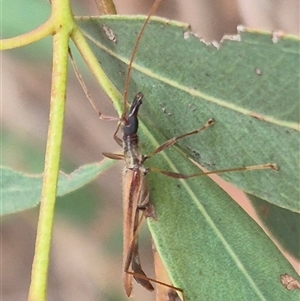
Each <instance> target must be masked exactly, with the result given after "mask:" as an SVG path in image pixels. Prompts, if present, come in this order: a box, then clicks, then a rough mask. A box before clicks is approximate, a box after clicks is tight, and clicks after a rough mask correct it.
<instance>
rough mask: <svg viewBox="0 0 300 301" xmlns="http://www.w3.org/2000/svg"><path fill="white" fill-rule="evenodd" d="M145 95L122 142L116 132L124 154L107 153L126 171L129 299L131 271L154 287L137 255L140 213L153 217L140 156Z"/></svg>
mask: <svg viewBox="0 0 300 301" xmlns="http://www.w3.org/2000/svg"><path fill="white" fill-rule="evenodd" d="M142 98H143V94H142V93H138V94H137V95H136V97H135V98H134V100H133V103H132V105H131V108H130V110H129V113H128V115H127V116H123V117H122V118H121V120H120V124H121V127H122V131H123V139H122V140H121V139H119V138H118V137H117V136H116V133H115V140H116V141H117V142H118V143H119V144H120V142H121V141H122V145H123V150H124V155H123V156H118V155H114V154H107V153H104V155H105V156H107V157H110V158H113V159H120V158H121V159H124V161H125V168H124V173H123V212H124V219H123V220H124V248H123V252H124V254H123V268H124V272H125V273H124V288H125V291H126V294H127V296H130V295H131V292H132V278H133V277H134V275H133V274H130V273H127V271H129V270H130V269H131V270H132V271H133V272H134V273H137V274H139V275H142V276H145V277H144V278H138V277H135V279H136V281H137V282H138V283H140V284H141V285H142V286H144V287H145V288H146V289H148V290H150V291H152V290H153V289H154V288H153V286H152V285H151V283H150V282H149V281H148V280H147V279H146V278H147V277H146V275H145V273H144V272H143V270H142V268H141V264H140V258H139V253H138V232H137V227H138V225H139V220H140V211H144V212H145V216H147V217H150V216H151V217H154V215H155V214H154V210H153V209H152V206H151V204H150V198H149V188H148V184H147V181H146V178H145V176H146V175H147V173H148V169H147V168H146V167H145V166H144V161H145V157H144V156H143V155H142V154H141V152H140V150H139V145H138V142H139V141H138V135H137V131H138V116H137V115H138V110H139V107H140V105H141V104H142Z"/></svg>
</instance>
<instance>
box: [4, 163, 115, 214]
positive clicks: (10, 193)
mask: <svg viewBox="0 0 300 301" xmlns="http://www.w3.org/2000/svg"><path fill="white" fill-rule="evenodd" d="M113 164H114V162H113V161H111V160H106V159H105V160H103V161H102V162H100V163H94V164H88V165H84V166H81V167H80V168H78V169H77V170H75V171H74V172H72V173H71V174H64V173H61V174H60V177H59V183H58V192H57V195H58V196H63V195H65V194H67V193H70V192H72V191H74V190H76V189H79V188H80V187H82V186H84V185H86V184H87V183H89V182H91V181H92V180H94V179H95V178H96V177H97V176H98V175H99V174H101V173H103V172H104V171H106V170H107V169H109V168H110V167H111V166H112V165H113ZM0 172H1V215H6V214H12V213H16V212H19V211H23V210H26V209H29V208H33V207H36V206H37V205H38V204H39V202H40V200H41V193H42V183H43V177H42V175H41V174H40V175H29V174H26V173H23V172H19V171H15V170H12V169H10V168H7V167H1V171H0Z"/></svg>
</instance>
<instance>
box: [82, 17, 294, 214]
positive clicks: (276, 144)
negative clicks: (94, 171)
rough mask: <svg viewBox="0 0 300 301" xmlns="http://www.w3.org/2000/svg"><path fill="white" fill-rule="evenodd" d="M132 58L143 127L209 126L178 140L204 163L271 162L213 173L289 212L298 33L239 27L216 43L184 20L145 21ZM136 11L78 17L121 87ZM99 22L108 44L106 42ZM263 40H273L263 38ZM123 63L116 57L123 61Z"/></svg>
mask: <svg viewBox="0 0 300 301" xmlns="http://www.w3.org/2000/svg"><path fill="white" fill-rule="evenodd" d="M155 20H156V22H154V21H151V23H150V24H149V25H148V27H147V30H146V33H145V35H144V37H143V39H142V42H141V44H140V48H139V50H138V53H137V57H136V59H135V61H134V64H133V71H132V80H131V85H130V91H131V93H130V99H132V98H133V95H135V94H136V93H137V92H138V91H140V90H141V91H142V92H143V93H144V95H145V100H144V103H143V107H142V108H141V110H140V115H141V120H142V121H143V122H144V123H145V124H146V126H147V127H148V128H149V129H151V128H156V129H158V130H159V132H160V133H161V134H162V135H163V136H164V138H163V139H162V141H159V143H163V142H164V141H165V140H166V139H169V138H171V137H174V136H176V135H180V134H182V133H185V132H188V131H191V130H194V129H197V128H199V127H200V126H202V125H203V124H204V123H205V122H206V121H207V120H208V119H210V118H215V120H216V124H215V126H214V127H213V128H211V129H209V130H207V131H206V132H205V133H203V134H201V135H197V136H195V137H190V138H188V139H185V140H183V141H181V142H179V143H178V145H179V147H180V148H181V149H182V150H183V151H184V152H185V153H186V154H187V155H189V156H190V157H191V158H193V159H194V160H196V161H197V162H198V163H200V164H201V165H202V166H204V167H206V168H207V169H209V170H218V169H224V168H233V167H240V166H249V165H257V164H264V163H276V164H277V165H278V166H279V167H280V171H279V172H274V171H271V170H264V171H253V172H234V173H226V174H222V175H221V176H222V177H224V179H226V180H227V181H230V182H232V183H233V184H234V185H235V186H237V187H239V188H241V189H243V190H244V191H245V192H247V193H249V194H252V195H255V196H257V197H259V198H262V199H264V200H267V201H268V202H270V203H273V204H275V205H278V206H280V207H283V208H288V209H290V210H292V211H296V212H299V206H298V197H299V193H300V191H299V189H300V188H299V185H298V184H299V182H300V172H299V169H300V168H299V167H300V166H299V165H300V162H299V158H298V155H299V118H300V116H299V110H300V106H299V93H300V90H299V68H298V67H299V64H298V63H297V62H299V57H300V55H299V49H300V47H299V40H298V39H296V38H295V37H290V36H287V37H283V38H281V39H279V40H278V42H275V40H274V36H272V34H270V33H258V32H250V31H243V32H240V34H239V35H237V36H235V37H234V38H232V39H226V40H224V41H223V43H222V44H221V46H220V47H219V48H220V49H217V48H216V47H215V46H213V45H210V44H205V43H204V42H203V41H201V40H199V39H198V38H197V37H195V36H193V35H192V34H191V33H190V32H189V29H188V27H187V26H186V25H184V24H181V23H179V24H178V23H173V22H166V20H161V19H155ZM143 21H144V19H143V18H134V19H129V18H125V17H116V16H115V17H110V18H108V17H106V18H101V19H99V18H82V21H81V22H79V25H80V27H81V28H82V29H83V31H84V33H85V35H86V36H87V38H88V39H89V42H90V46H91V47H92V49H93V50H94V52H95V55H96V56H97V57H98V59H99V61H100V62H101V64H102V65H103V67H104V69H105V70H106V72H107V73H108V74H109V76H110V78H111V80H112V82H113V83H114V84H115V85H116V86H117V87H118V89H119V90H120V91H121V92H122V91H123V89H124V81H125V77H126V71H127V65H126V64H128V61H129V57H130V56H131V53H132V49H133V46H134V43H135V41H136V37H137V34H138V32H139V30H140V28H141V25H142V22H143ZM103 24H105V25H106V26H108V27H109V28H111V29H112V30H113V32H114V34H115V36H116V38H117V43H114V42H113V41H111V40H109V38H108V37H107V36H106V35H105V32H104V30H103ZM272 39H273V41H272ZM124 62H125V64H124Z"/></svg>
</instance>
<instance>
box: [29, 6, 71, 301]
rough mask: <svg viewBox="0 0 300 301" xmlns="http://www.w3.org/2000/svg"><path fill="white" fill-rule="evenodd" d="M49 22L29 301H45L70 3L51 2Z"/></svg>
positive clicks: (63, 108)
mask: <svg viewBox="0 0 300 301" xmlns="http://www.w3.org/2000/svg"><path fill="white" fill-rule="evenodd" d="M52 8H53V11H52V18H53V19H54V20H55V25H56V26H57V30H56V33H55V34H54V38H53V69H52V90H51V103H50V118H49V119H50V123H49V128H48V139H47V149H46V158H45V169H44V179H43V190H42V200H41V208H40V215H39V223H38V229H37V238H36V248H35V255H34V261H33V265H32V276H31V284H30V290H29V296H28V300H29V301H44V300H46V294H47V280H48V270H49V261H50V247H51V240H52V231H53V220H54V209H55V200H56V193H57V182H58V176H59V165H60V155H61V145H62V138H63V125H64V113H65V100H66V83H67V67H68V41H69V35H70V32H71V30H72V27H70V25H71V26H73V23H74V22H70V20H72V19H73V15H72V12H71V8H70V5H69V1H68V0H65V1H59V0H55V1H52Z"/></svg>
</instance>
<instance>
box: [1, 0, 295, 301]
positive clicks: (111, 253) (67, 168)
mask: <svg viewBox="0 0 300 301" xmlns="http://www.w3.org/2000/svg"><path fill="white" fill-rule="evenodd" d="M72 3H73V9H74V12H75V14H76V15H98V12H97V9H96V5H95V3H94V1H93V0H85V1H79V0H77V1H75V0H74V1H72ZM152 3H153V1H152V0H151V1H150V0H127V1H122V0H115V4H116V8H117V11H118V13H119V14H147V12H148V11H149V9H150V7H151V5H152ZM1 10H2V12H1V18H2V20H1V25H2V31H1V35H2V37H1V38H8V37H13V36H17V35H19V34H22V33H25V32H28V31H30V30H32V29H34V28H36V27H37V26H38V25H40V24H42V22H44V21H45V20H47V18H48V17H49V15H50V11H51V7H50V4H49V3H48V2H47V1H46V0H44V1H42V0H40V1H36V0H35V1H33V0H32V1H21V0H3V1H2V2H1ZM157 15H160V16H164V17H166V18H170V19H176V20H180V21H184V22H187V23H189V24H191V25H192V29H193V31H194V32H195V33H198V35H199V36H201V37H203V38H204V39H206V40H207V41H213V40H217V41H219V40H220V39H221V38H222V36H223V35H224V34H235V33H236V27H237V25H239V24H243V25H246V26H250V27H254V28H257V29H265V30H270V31H273V30H282V31H283V32H286V33H292V34H296V35H299V1H297V0H272V1H271V0H253V1H246V0H227V1H224V0H223V1H221V0H211V1H204V0H185V1H183V0H165V1H163V3H162V5H161V7H160V9H159V11H158V12H157ZM51 42H52V41H51V38H48V39H46V40H45V41H42V42H39V43H36V44H34V45H30V46H27V47H24V48H22V49H16V50H12V51H6V52H3V53H1V107H2V112H1V125H2V132H1V143H2V145H1V146H2V162H1V163H2V165H5V166H10V167H12V168H14V169H16V170H21V171H24V172H26V173H42V171H43V160H44V154H45V145H46V137H47V125H48V113H49V99H50V88H51V68H52V65H51V59H52V58H51V51H52V45H51ZM85 79H86V80H87V81H88V86H89V89H90V90H91V93H92V95H93V96H94V98H96V100H97V104H98V106H99V107H100V108H101V110H102V112H104V113H105V114H106V115H112V116H116V112H115V111H114V109H113V107H112V105H111V102H110V100H109V99H108V97H107V96H106V95H105V94H103V93H102V91H101V88H100V87H99V86H98V85H97V84H96V82H95V81H94V79H93V78H92V77H91V75H89V74H86V75H85ZM115 126H116V124H115V122H104V121H99V119H98V116H97V114H96V113H95V112H94V111H93V109H92V108H91V106H90V104H89V103H88V101H87V100H86V98H85V95H84V93H83V92H82V90H81V87H80V85H79V84H78V82H77V79H76V77H75V76H74V72H73V70H72V68H71V67H70V75H69V86H68V95H67V115H66V125H65V134H64V145H63V156H62V167H61V169H62V170H63V171H64V172H72V171H73V170H74V169H76V168H78V167H79V166H80V165H83V164H87V163H91V162H96V161H100V160H101V159H102V155H101V152H102V151H107V152H120V149H119V147H118V145H116V143H115V142H114V140H113V138H112V135H113V132H114V130H115ZM122 167H123V164H122V163H119V164H118V165H117V166H116V167H115V168H113V169H112V170H110V171H108V172H106V173H105V174H104V175H103V176H101V177H99V179H97V180H96V181H94V182H93V183H92V184H90V185H87V186H86V187H84V188H82V189H80V190H78V191H76V192H75V193H72V194H69V195H67V196H66V197H63V198H59V200H58V204H57V215H56V221H55V229H54V238H53V247H52V254H51V256H52V257H51V258H52V259H51V269H50V279H49V280H50V284H49V299H48V300H55V301H59V300H73V301H77V300H78V301H79V300H80V301H82V300H95V301H96V300H97V301H98V300H105V301H119V300H127V298H125V294H124V292H123V286H122V220H123V216H122V194H121V192H122V186H121V181H122V178H121V169H122ZM230 192H231V193H234V194H235V196H238V197H239V199H242V196H241V193H240V192H236V191H234V190H230ZM37 218H38V208H36V209H32V210H28V211H25V212H22V213H19V214H15V215H11V216H5V217H4V218H2V220H1V233H2V236H1V257H2V262H1V274H0V277H1V279H0V282H1V285H2V287H1V300H9V301H22V300H26V299H27V293H28V287H29V283H30V272H31V264H32V259H33V252H34V241H35V234H36V226H37ZM146 228H147V227H145V229H144V233H143V234H142V235H141V243H140V248H141V251H140V252H141V255H142V261H143V266H144V269H145V270H146V271H147V274H149V276H150V275H151V274H152V275H153V268H152V262H153V260H152V254H151V239H150V234H149V233H148V230H147V229H146ZM134 296H135V297H134V298H132V300H145V301H147V300H154V294H151V293H148V292H147V291H145V290H144V289H143V288H140V287H139V286H138V285H135V288H134Z"/></svg>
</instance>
